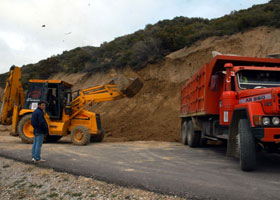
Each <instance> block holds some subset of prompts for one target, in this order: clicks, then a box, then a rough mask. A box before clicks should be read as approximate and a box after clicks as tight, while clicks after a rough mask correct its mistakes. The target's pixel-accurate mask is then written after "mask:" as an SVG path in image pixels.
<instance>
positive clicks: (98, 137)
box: [90, 130, 104, 142]
mask: <svg viewBox="0 0 280 200" xmlns="http://www.w3.org/2000/svg"><path fill="white" fill-rule="evenodd" d="M103 138H104V131H103V130H102V132H101V133H100V134H94V135H91V136H90V141H91V142H102V140H103Z"/></svg>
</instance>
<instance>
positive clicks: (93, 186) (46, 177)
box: [0, 157, 182, 200]
mask: <svg viewBox="0 0 280 200" xmlns="http://www.w3.org/2000/svg"><path fill="white" fill-rule="evenodd" d="M0 199H5V200H7V199H30V200H32V199H34V200H35V199H36V200H37V199H106V200H107V199H128V200H130V199H131V200H132V199H137V200H138V199H139V200H141V199H142V200H146V199H147V200H153V199H155V200H161V199H176V200H177V199H178V200H179V199H182V198H180V197H177V196H168V195H162V194H157V193H153V192H148V191H145V190H141V189H135V188H126V187H121V186H118V185H114V184H108V183H105V182H101V181H97V180H94V179H92V178H87V177H83V176H75V175H72V174H68V173H61V172H56V171H54V170H52V169H45V168H40V167H38V166H36V164H34V165H32V164H25V163H21V162H17V161H14V160H11V159H6V158H3V157H0Z"/></svg>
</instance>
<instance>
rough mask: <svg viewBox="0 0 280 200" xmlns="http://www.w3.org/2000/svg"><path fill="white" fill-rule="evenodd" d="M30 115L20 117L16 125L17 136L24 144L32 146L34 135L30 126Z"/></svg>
mask: <svg viewBox="0 0 280 200" xmlns="http://www.w3.org/2000/svg"><path fill="white" fill-rule="evenodd" d="M31 117H32V114H27V115H25V116H24V117H22V118H21V119H20V121H19V124H18V135H19V137H20V138H21V140H22V141H23V142H24V143H28V144H32V143H33V138H34V133H33V127H32V125H31Z"/></svg>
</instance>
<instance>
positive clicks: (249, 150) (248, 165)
mask: <svg viewBox="0 0 280 200" xmlns="http://www.w3.org/2000/svg"><path fill="white" fill-rule="evenodd" d="M237 137H238V139H237V141H238V145H237V146H238V147H237V148H240V149H239V151H238V153H239V160H240V166H241V169H242V170H243V171H252V170H254V169H256V166H257V153H256V141H255V138H254V136H253V134H252V132H251V129H250V127H249V120H248V119H240V120H239V123H238V136H237Z"/></svg>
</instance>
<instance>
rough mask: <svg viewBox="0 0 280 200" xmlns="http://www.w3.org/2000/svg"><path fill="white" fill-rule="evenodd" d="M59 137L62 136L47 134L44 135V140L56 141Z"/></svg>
mask: <svg viewBox="0 0 280 200" xmlns="http://www.w3.org/2000/svg"><path fill="white" fill-rule="evenodd" d="M60 138H62V136H59V135H47V136H46V137H45V141H46V142H57V141H58V140H60Z"/></svg>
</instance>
